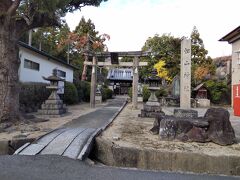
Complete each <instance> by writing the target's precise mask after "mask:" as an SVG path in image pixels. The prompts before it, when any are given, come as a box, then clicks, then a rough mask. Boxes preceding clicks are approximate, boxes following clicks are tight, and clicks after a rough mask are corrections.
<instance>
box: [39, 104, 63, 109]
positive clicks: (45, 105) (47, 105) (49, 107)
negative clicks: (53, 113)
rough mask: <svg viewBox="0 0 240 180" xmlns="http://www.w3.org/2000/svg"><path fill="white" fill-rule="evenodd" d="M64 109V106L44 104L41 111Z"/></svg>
mask: <svg viewBox="0 0 240 180" xmlns="http://www.w3.org/2000/svg"><path fill="white" fill-rule="evenodd" d="M63 108H64V106H63V104H45V103H44V104H42V105H41V109H53V110H55V109H63Z"/></svg>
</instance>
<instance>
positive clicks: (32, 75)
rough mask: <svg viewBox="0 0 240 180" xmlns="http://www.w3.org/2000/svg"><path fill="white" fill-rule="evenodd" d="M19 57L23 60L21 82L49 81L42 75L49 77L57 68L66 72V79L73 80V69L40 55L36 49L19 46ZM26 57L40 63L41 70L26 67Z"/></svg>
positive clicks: (20, 74)
mask: <svg viewBox="0 0 240 180" xmlns="http://www.w3.org/2000/svg"><path fill="white" fill-rule="evenodd" d="M19 57H20V60H21V64H20V68H19V80H20V81H21V82H45V83H46V82H47V81H45V80H44V79H43V78H42V76H45V77H48V76H50V75H51V74H52V70H53V69H54V68H57V69H59V70H62V71H64V72H66V81H69V82H73V69H72V68H70V67H67V66H65V65H63V64H61V63H58V62H56V61H54V60H48V58H47V57H45V56H43V55H40V54H38V53H36V52H34V51H31V50H29V49H26V48H24V47H20V48H19ZM24 59H28V60H31V61H33V62H36V63H39V64H40V69H39V71H36V70H33V69H27V68H24Z"/></svg>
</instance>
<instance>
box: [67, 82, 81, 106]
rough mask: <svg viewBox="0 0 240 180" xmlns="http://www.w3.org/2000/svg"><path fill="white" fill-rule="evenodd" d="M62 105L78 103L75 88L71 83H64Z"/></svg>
mask: <svg viewBox="0 0 240 180" xmlns="http://www.w3.org/2000/svg"><path fill="white" fill-rule="evenodd" d="M63 101H64V103H66V104H76V103H78V92H77V88H76V87H75V85H74V84H73V83H70V82H67V81H66V82H65V83H64V98H63Z"/></svg>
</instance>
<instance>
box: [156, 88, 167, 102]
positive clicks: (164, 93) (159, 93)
mask: <svg viewBox="0 0 240 180" xmlns="http://www.w3.org/2000/svg"><path fill="white" fill-rule="evenodd" d="M167 95H168V91H167V90H166V89H162V88H161V89H160V90H158V91H157V92H156V96H157V98H158V99H159V98H160V97H166V96H167Z"/></svg>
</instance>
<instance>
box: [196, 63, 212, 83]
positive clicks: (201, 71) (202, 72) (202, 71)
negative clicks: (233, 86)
mask: <svg viewBox="0 0 240 180" xmlns="http://www.w3.org/2000/svg"><path fill="white" fill-rule="evenodd" d="M208 74H209V68H208V67H205V66H199V67H197V68H196V70H195V71H194V78H195V79H196V80H203V79H204V78H205V77H206V76H207V75H208Z"/></svg>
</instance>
